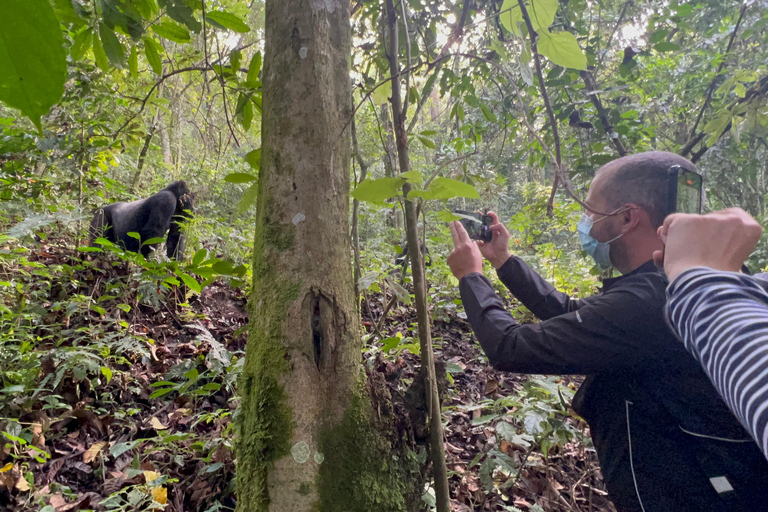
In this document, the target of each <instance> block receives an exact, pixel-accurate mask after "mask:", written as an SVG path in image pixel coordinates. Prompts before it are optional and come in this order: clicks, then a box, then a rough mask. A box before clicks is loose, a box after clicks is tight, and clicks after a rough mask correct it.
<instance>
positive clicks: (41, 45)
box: [0, 0, 67, 133]
mask: <svg viewBox="0 0 768 512" xmlns="http://www.w3.org/2000/svg"><path fill="white" fill-rule="evenodd" d="M0 20H1V21H0V23H2V28H0V70H1V71H0V101H3V102H4V103H5V104H6V105H8V106H9V107H13V108H17V109H19V110H21V112H22V113H23V114H24V115H25V116H27V117H29V118H30V119H31V120H32V122H33V123H34V124H35V126H36V127H37V129H38V131H39V132H41V133H42V124H41V123H40V117H41V116H43V115H45V114H47V113H48V110H49V109H50V108H51V107H52V106H53V105H54V104H56V103H57V102H58V101H59V100H60V99H61V96H62V95H63V94H64V81H65V80H66V78H67V60H66V58H67V56H66V52H65V50H64V46H63V45H64V38H63V35H62V31H61V26H60V24H59V20H57V19H56V16H55V14H54V12H53V8H52V7H51V4H50V3H49V2H48V0H2V1H0Z"/></svg>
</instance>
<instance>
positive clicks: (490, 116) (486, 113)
mask: <svg viewBox="0 0 768 512" xmlns="http://www.w3.org/2000/svg"><path fill="white" fill-rule="evenodd" d="M480 110H482V111H483V117H484V118H485V120H486V121H488V122H490V123H495V122H496V121H497V119H496V114H494V113H493V112H491V109H489V108H488V106H487V105H486V104H485V103H481V104H480Z"/></svg>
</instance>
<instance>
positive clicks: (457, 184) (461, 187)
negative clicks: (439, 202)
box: [408, 177, 480, 199]
mask: <svg viewBox="0 0 768 512" xmlns="http://www.w3.org/2000/svg"><path fill="white" fill-rule="evenodd" d="M414 197H421V198H422V199H452V198H454V197H468V198H470V199H478V198H479V197H480V194H478V192H477V190H475V187H473V186H472V185H469V184H468V183H464V182H462V181H458V180H452V179H450V178H442V177H439V178H435V179H434V181H433V182H432V183H431V184H430V185H429V188H428V189H427V190H412V191H411V192H410V193H409V194H408V199H413V198H414Z"/></svg>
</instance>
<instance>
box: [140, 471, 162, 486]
mask: <svg viewBox="0 0 768 512" xmlns="http://www.w3.org/2000/svg"><path fill="white" fill-rule="evenodd" d="M160 476H161V475H160V473H158V472H157V471H145V472H144V480H145V481H146V482H147V483H150V482H152V480H157V479H158V478H160Z"/></svg>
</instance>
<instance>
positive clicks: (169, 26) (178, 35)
mask: <svg viewBox="0 0 768 512" xmlns="http://www.w3.org/2000/svg"><path fill="white" fill-rule="evenodd" d="M152 30H153V31H154V32H155V34H157V35H159V36H160V37H162V38H163V39H167V40H169V41H173V42H174V43H181V44H184V43H188V42H190V41H192V36H190V35H189V30H187V27H184V26H182V25H179V24H178V23H174V22H172V21H168V20H165V21H162V22H160V23H158V24H156V25H152Z"/></svg>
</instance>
